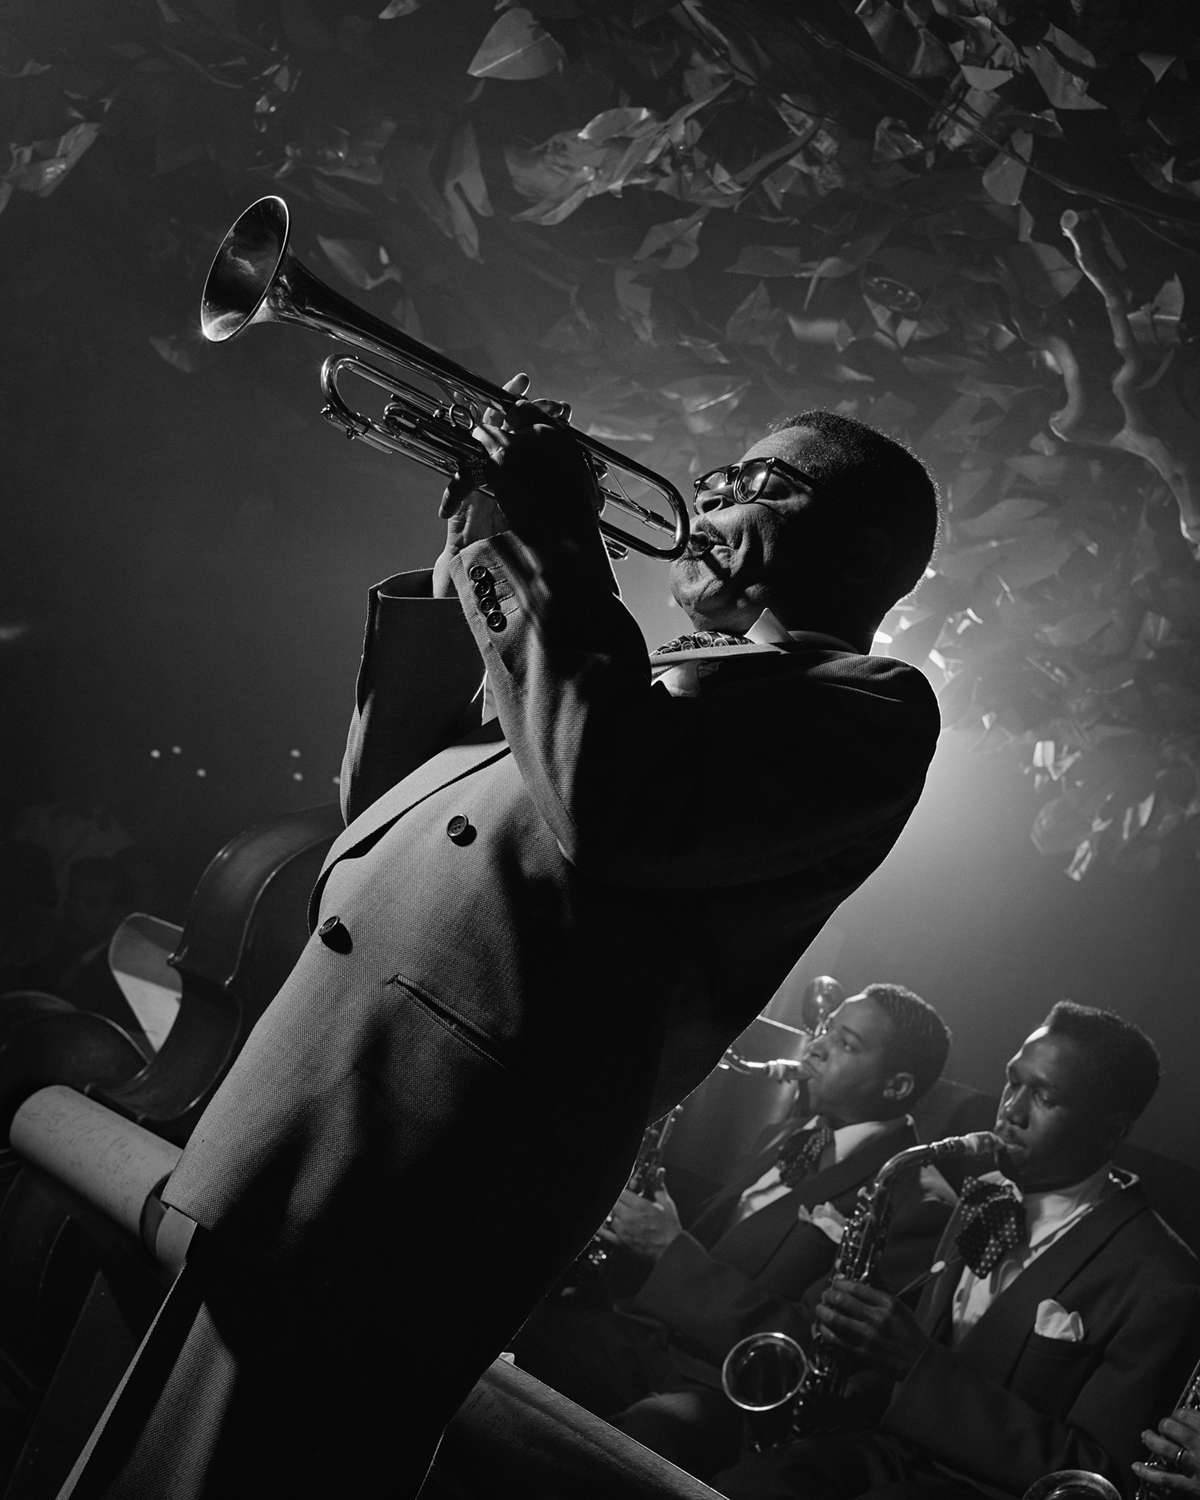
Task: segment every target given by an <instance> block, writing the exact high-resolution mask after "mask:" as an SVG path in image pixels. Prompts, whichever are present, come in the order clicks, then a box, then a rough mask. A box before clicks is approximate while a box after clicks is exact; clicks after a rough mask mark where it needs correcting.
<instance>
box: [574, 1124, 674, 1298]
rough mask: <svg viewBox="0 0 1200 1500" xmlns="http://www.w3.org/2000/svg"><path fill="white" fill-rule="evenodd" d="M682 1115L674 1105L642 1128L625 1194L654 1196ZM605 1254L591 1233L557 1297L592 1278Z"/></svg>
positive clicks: (604, 1249) (606, 1253) (597, 1237)
mask: <svg viewBox="0 0 1200 1500" xmlns="http://www.w3.org/2000/svg"><path fill="white" fill-rule="evenodd" d="M682 1113H683V1105H682V1104H677V1105H676V1106H675V1108H674V1109H672V1110H668V1112H667V1113H666V1114H665V1115H662V1116H661V1117H660V1118H659V1119H657V1120H652V1121H651V1122H650V1124H649V1125H647V1126H646V1129H645V1130H644V1131H643V1133H642V1139H641V1142H640V1144H639V1145H638V1150H637V1155H636V1156H635V1157H634V1159H633V1166H632V1167H631V1168H630V1171H629V1180H628V1182H627V1183H626V1184H625V1186H626V1188H627V1189H628V1191H629V1192H631V1193H640V1194H641V1195H642V1197H643V1198H653V1197H654V1192H655V1189H656V1188H657V1187H658V1176H659V1171H660V1170H661V1168H662V1158H663V1151H664V1150H665V1149H666V1144H667V1140H668V1137H669V1136H670V1134H671V1132H672V1130H674V1128H675V1122H676V1120H678V1118H679V1116H680V1115H681V1114H682ZM606 1222H607V1221H606ZM608 1253H609V1250H608V1246H607V1245H606V1244H605V1242H604V1241H603V1240H602V1239H601V1238H600V1235H599V1234H598V1233H597V1234H594V1235H593V1236H592V1237H591V1239H590V1240H589V1241H588V1243H587V1245H586V1247H585V1248H584V1249H583V1250H581V1251H580V1253H579V1256H578V1258H577V1259H576V1261H575V1264H574V1266H573V1267H572V1271H571V1273H569V1275H568V1279H567V1281H566V1282H565V1283H564V1284H563V1287H562V1291H561V1295H563V1296H574V1295H576V1294H577V1293H578V1292H579V1291H580V1290H581V1289H582V1284H583V1282H584V1281H586V1280H587V1279H588V1277H589V1275H593V1276H594V1273H596V1272H598V1271H599V1270H600V1267H601V1266H603V1265H604V1263H605V1261H607V1259H608Z"/></svg>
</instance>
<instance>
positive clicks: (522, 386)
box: [433, 372, 529, 599]
mask: <svg viewBox="0 0 1200 1500" xmlns="http://www.w3.org/2000/svg"><path fill="white" fill-rule="evenodd" d="M504 389H505V390H506V391H508V393H509V394H510V395H513V396H523V395H524V394H525V392H526V391H527V390H528V389H529V376H528V375H526V374H524V373H523V372H522V373H520V374H517V375H514V376H513V377H512V379H511V380H507V381H505V383H504ZM483 417H484V424H485V425H484V426H481V427H475V428H472V430H471V436H472V437H473V438H474V439H475V440H476V442H478V443H481V444H482V443H483V442H484V439H485V437H486V436H487V432H488V431H490V430H491V429H492V428H493V427H498V426H499V425H500V424H501V423H502V422H503V420H504V417H503V413H502V412H500V411H499V410H498V409H497V408H496V407H494V406H489V407H488V408H487V410H486V411H485V412H484V414H483ZM489 462H490V461H489V458H488V454H487V453H486V452H481V453H480V455H479V464H478V465H477V466H476V467H473V468H471V467H464V468H463V470H462V472H461V473H459V474H457V475H456V476H455V477H454V478H453V479H451V481H450V483H449V484H448V485H447V486H446V488H445V491H444V492H443V494H442V502H441V504H440V505H439V506H438V515H439V516H440V517H441V519H442V520H443V521H445V523H446V544H445V546H444V547H443V548H442V551H441V555H440V556H439V557H438V559H437V561H436V562H435V563H434V565H433V597H434V598H435V599H453V598H454V597H455V595H454V585H453V584H452V583H451V582H450V564H451V563H452V562H453V560H454V558H455V557H456V556H457V555H458V553H460V552H461V551H462V549H463V548H464V547H466V546H469V545H470V543H471V542H479V541H482V540H483V539H484V537H489V536H494V535H495V534H496V532H498V531H507V530H508V527H509V522H508V517H507V516H506V515H505V514H504V511H503V510H502V509H501V507H500V505H499V504H498V502H497V501H496V500H495V498H494V497H493V496H492V495H485V494H482V493H481V492H480V490H479V489H478V488H477V486H478V485H479V484H480V483H482V482H484V481H485V480H487V479H488V477H489V472H488V471H489Z"/></svg>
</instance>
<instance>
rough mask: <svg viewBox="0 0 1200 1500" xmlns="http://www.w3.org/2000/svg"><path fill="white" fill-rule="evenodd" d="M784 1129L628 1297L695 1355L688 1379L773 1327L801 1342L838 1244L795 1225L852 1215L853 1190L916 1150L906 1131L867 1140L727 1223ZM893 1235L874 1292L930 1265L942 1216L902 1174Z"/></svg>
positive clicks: (911, 1177)
mask: <svg viewBox="0 0 1200 1500" xmlns="http://www.w3.org/2000/svg"><path fill="white" fill-rule="evenodd" d="M783 1134H786V1132H785V1131H780V1130H778V1129H776V1130H774V1131H772V1133H771V1135H772V1137H773V1139H771V1140H770V1142H769V1143H768V1144H767V1145H766V1146H765V1147H764V1148H763V1149H761V1150H759V1151H757V1152H754V1153H753V1154H752V1155H751V1156H750V1157H749V1158H748V1159H747V1160H746V1162H745V1163H744V1165H743V1167H742V1168H741V1169H740V1170H739V1171H738V1172H737V1173H736V1174H735V1176H734V1177H733V1178H732V1179H731V1181H730V1182H729V1183H728V1184H727V1185H726V1186H725V1187H724V1188H723V1189H722V1190H721V1192H719V1193H717V1194H716V1195H715V1196H714V1197H713V1198H712V1199H710V1201H709V1203H708V1204H706V1205H705V1207H704V1208H703V1209H702V1210H701V1212H700V1214H699V1215H698V1216H697V1218H696V1220H695V1223H694V1224H693V1226H692V1230H691V1233H684V1234H681V1235H680V1236H679V1237H678V1238H677V1239H676V1240H675V1241H674V1242H673V1243H672V1244H671V1245H670V1246H668V1248H667V1250H666V1252H665V1253H664V1254H663V1255H662V1256H661V1257H660V1259H659V1260H658V1261H657V1262H656V1263H655V1265H654V1267H653V1269H652V1270H651V1272H650V1275H649V1276H648V1277H647V1279H646V1281H645V1282H644V1283H643V1284H642V1286H641V1287H640V1288H639V1289H638V1291H637V1293H636V1295H635V1296H634V1297H632V1298H631V1299H630V1300H629V1303H628V1310H629V1311H630V1312H632V1313H635V1314H637V1315H639V1316H642V1317H648V1318H653V1319H654V1320H655V1321H656V1322H658V1323H661V1324H662V1325H663V1326H664V1327H665V1328H666V1330H667V1334H668V1337H669V1338H670V1340H671V1342H672V1343H673V1344H675V1345H676V1346H677V1347H678V1348H679V1349H681V1350H682V1351H684V1352H685V1353H687V1354H691V1355H693V1356H696V1364H695V1367H694V1368H691V1367H689V1366H688V1365H686V1364H684V1365H683V1370H684V1372H685V1373H687V1374H688V1375H690V1376H693V1377H695V1378H704V1376H705V1374H706V1369H705V1368H704V1367H705V1366H706V1367H707V1373H713V1374H715V1373H716V1372H719V1369H720V1365H721V1362H722V1360H723V1359H724V1358H725V1355H726V1354H727V1353H728V1352H729V1350H730V1349H731V1348H732V1347H733V1345H734V1344H735V1343H737V1341H738V1340H739V1339H742V1338H745V1337H746V1335H747V1334H750V1333H757V1332H759V1331H761V1330H765V1329H780V1330H781V1331H782V1332H784V1333H788V1334H790V1335H791V1336H792V1337H793V1338H795V1339H798V1340H799V1341H800V1342H801V1343H807V1341H808V1335H809V1330H810V1326H811V1323H812V1316H813V1309H812V1302H813V1298H811V1297H808V1296H806V1294H807V1293H809V1292H810V1289H813V1288H814V1287H816V1286H817V1285H818V1284H819V1283H820V1282H822V1280H823V1278H824V1277H825V1276H826V1275H827V1274H828V1272H829V1270H830V1268H831V1267H832V1265H833V1261H834V1256H835V1254H836V1247H835V1245H834V1243H833V1241H832V1240H831V1239H830V1238H829V1236H828V1235H826V1234H824V1233H823V1232H822V1231H821V1230H820V1229H818V1228H817V1227H816V1226H815V1225H813V1224H811V1223H808V1222H806V1221H803V1220H801V1218H800V1217H799V1210H800V1209H801V1208H807V1209H810V1210H811V1209H813V1208H815V1207H816V1206H817V1205H818V1204H821V1203H832V1204H833V1206H834V1207H835V1208H836V1209H837V1210H838V1211H839V1212H840V1213H842V1214H844V1215H846V1216H849V1214H850V1213H851V1211H852V1210H853V1207H854V1203H855V1200H856V1199H857V1197H858V1191H859V1189H860V1188H861V1187H863V1186H865V1185H866V1184H867V1183H868V1182H870V1181H871V1179H872V1178H873V1177H874V1176H875V1174H876V1173H877V1172H878V1171H879V1169H880V1167H882V1166H883V1164H884V1162H885V1161H887V1160H888V1158H889V1157H891V1156H894V1155H895V1153H896V1152H897V1151H903V1150H904V1149H905V1148H906V1147H908V1146H912V1145H915V1144H916V1136H915V1134H914V1132H913V1130H912V1128H911V1126H908V1125H903V1126H900V1127H898V1128H897V1129H895V1130H893V1131H889V1132H888V1133H887V1134H886V1135H884V1136H882V1137H880V1138H878V1139H876V1140H870V1141H867V1142H865V1143H864V1144H863V1145H862V1146H861V1147H860V1148H859V1149H858V1150H857V1151H854V1152H852V1153H851V1154H850V1155H849V1156H848V1157H847V1158H846V1159H845V1160H844V1161H841V1162H838V1163H837V1164H836V1165H835V1166H832V1167H828V1168H826V1170H825V1171H823V1172H816V1173H814V1174H813V1175H812V1176H810V1177H808V1178H807V1179H805V1180H804V1181H803V1182H801V1183H799V1184H798V1185H797V1186H796V1187H794V1188H793V1189H792V1190H791V1192H789V1193H787V1194H785V1195H784V1196H783V1197H780V1198H776V1199H775V1200H774V1202H772V1203H769V1204H767V1206H766V1207H765V1208H761V1209H759V1210H758V1212H757V1213H753V1214H751V1215H750V1216H749V1217H748V1218H746V1219H743V1220H742V1221H741V1223H740V1224H734V1223H732V1218H733V1211H734V1208H735V1207H736V1205H737V1202H738V1199H739V1198H740V1197H741V1195H742V1193H743V1192H744V1191H745V1190H746V1189H747V1188H748V1187H750V1186H751V1185H752V1184H753V1183H755V1182H757V1181H758V1179H759V1178H760V1177H761V1176H762V1175H763V1173H764V1172H765V1171H766V1170H767V1169H768V1168H769V1167H770V1166H771V1165H772V1163H773V1162H774V1160H775V1158H776V1156H777V1154H778V1143H779V1139H780V1138H781V1137H782V1135H783ZM892 1205H893V1216H892V1223H891V1229H890V1232H889V1234H888V1236H887V1240H886V1248H885V1251H884V1253H883V1254H882V1256H881V1257H880V1263H879V1270H878V1275H877V1276H876V1277H875V1278H874V1281H875V1284H876V1285H877V1286H881V1287H883V1289H884V1290H885V1291H892V1292H896V1291H899V1290H900V1289H901V1288H902V1287H904V1286H905V1285H906V1284H907V1283H908V1282H909V1281H910V1280H912V1278H913V1277H914V1276H917V1275H919V1274H920V1273H921V1272H922V1271H923V1270H924V1269H925V1268H926V1267H927V1266H928V1265H929V1264H930V1263H931V1262H932V1260H933V1250H934V1247H935V1245H936V1244H937V1240H938V1236H939V1235H940V1233H941V1232H942V1230H943V1229H944V1227H945V1224H946V1220H947V1218H948V1215H949V1211H948V1209H947V1208H946V1207H945V1206H944V1205H943V1204H941V1203H937V1202H932V1201H924V1200H923V1199H922V1197H921V1192H920V1187H919V1183H918V1180H917V1178H916V1174H915V1173H905V1174H903V1175H902V1176H901V1177H900V1179H899V1183H898V1185H897V1188H896V1190H895V1193H894V1196H893V1200H892Z"/></svg>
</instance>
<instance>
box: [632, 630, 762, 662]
mask: <svg viewBox="0 0 1200 1500" xmlns="http://www.w3.org/2000/svg"><path fill="white" fill-rule="evenodd" d="M753 644H754V642H753V641H751V640H747V638H746V637H745V636H744V635H730V634H729V633H728V632H727V631H724V630H698V631H696V633H695V634H694V635H678V636H676V637H675V639H674V640H673V641H667V642H666V643H665V644H664V645H662V646H655V648H654V650H653V651H651V653H650V655H651V656H665V655H666V653H667V652H668V651H696V650H699V649H700V648H701V647H703V646H753Z"/></svg>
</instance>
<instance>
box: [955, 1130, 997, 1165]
mask: <svg viewBox="0 0 1200 1500" xmlns="http://www.w3.org/2000/svg"><path fill="white" fill-rule="evenodd" d="M958 1139H959V1146H958V1151H959V1152H960V1153H961V1154H962V1155H963V1156H972V1157H986V1158H987V1159H988V1160H990V1161H993V1162H994V1161H996V1160H998V1158H999V1155H1000V1147H1001V1144H1002V1142H1001V1140H1000V1137H999V1136H998V1135H996V1134H995V1132H994V1131H991V1130H969V1131H968V1132H967V1133H966V1135H960V1136H959V1138H958Z"/></svg>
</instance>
